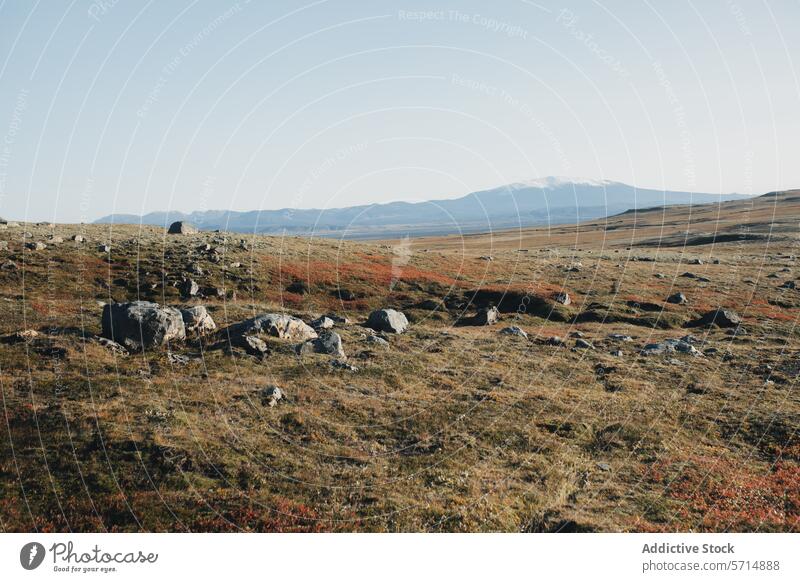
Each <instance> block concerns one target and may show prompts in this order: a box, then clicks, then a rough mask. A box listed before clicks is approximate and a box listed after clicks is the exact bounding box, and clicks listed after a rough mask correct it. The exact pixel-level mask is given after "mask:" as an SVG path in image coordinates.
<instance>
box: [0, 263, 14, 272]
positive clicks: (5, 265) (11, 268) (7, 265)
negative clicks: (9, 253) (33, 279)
mask: <svg viewBox="0 0 800 582" xmlns="http://www.w3.org/2000/svg"><path fill="white" fill-rule="evenodd" d="M18 268H19V267H17V264H16V263H15V262H14V261H5V262H4V263H3V264H2V265H0V270H2V271H16V270H17V269H18Z"/></svg>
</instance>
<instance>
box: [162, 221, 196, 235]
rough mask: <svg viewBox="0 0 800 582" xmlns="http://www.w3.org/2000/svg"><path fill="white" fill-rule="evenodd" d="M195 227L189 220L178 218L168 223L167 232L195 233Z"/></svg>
mask: <svg viewBox="0 0 800 582" xmlns="http://www.w3.org/2000/svg"><path fill="white" fill-rule="evenodd" d="M197 232H198V230H197V227H196V226H194V225H193V224H191V223H189V222H185V221H183V220H179V221H177V222H173V223H172V224H170V225H169V229H168V230H167V234H197Z"/></svg>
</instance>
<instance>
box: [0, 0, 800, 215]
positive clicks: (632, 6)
mask: <svg viewBox="0 0 800 582" xmlns="http://www.w3.org/2000/svg"><path fill="white" fill-rule="evenodd" d="M798 22H800V2H797V0H791V1H787V0H777V1H770V2H767V1H755V0H753V1H750V0H730V1H728V0H709V1H703V2H700V1H695V2H685V1H681V0H676V1H674V2H656V1H655V0H643V1H640V2H630V1H629V0H628V1H622V0H615V1H604V2H593V1H574V2H570V1H559V2H546V1H544V0H542V1H541V2H539V1H537V2H531V1H527V0H498V1H497V2H492V3H487V2H485V1H483V2H473V1H470V0H459V1H457V2H456V1H437V0H416V1H415V2H405V1H403V0H400V1H397V0H395V1H383V0H375V1H369V2H367V1H365V0H362V1H360V2H357V1H355V0H327V1H326V0H317V1H313V2H309V3H305V2H304V0H294V1H281V0H277V1H276V0H271V1H269V2H266V1H264V2H256V1H252V2H248V1H246V0H240V1H238V2H225V1H224V0H222V1H220V0H217V1H205V0H196V1H195V0H190V1H187V0H174V1H170V2H155V1H150V2H147V1H144V0H141V1H132V0H91V1H90V0H73V1H67V0H47V1H36V0H24V1H23V0H5V1H3V0H0V216H2V217H4V218H6V219H16V220H49V221H54V222H81V221H82V222H89V221H92V220H95V219H97V218H99V217H101V216H104V215H108V214H111V213H131V214H143V213H146V212H151V211H159V210H182V211H187V212H188V211H193V210H209V209H231V210H254V209H276V208H330V207H341V206H351V205H357V204H369V203H374V202H388V201H395V200H405V201H421V200H430V199H437V198H454V197H458V196H461V195H464V194H466V193H468V192H471V191H476V190H481V189H487V188H492V187H495V186H499V185H502V184H506V183H511V182H517V181H523V180H530V179H533V178H536V177H542V176H549V175H560V176H575V177H583V178H592V179H607V180H616V181H621V182H626V183H629V184H634V185H636V186H639V187H648V188H657V189H668V190H684V191H691V192H712V193H718V192H725V193H727V192H740V193H746V194H759V193H764V192H768V191H773V190H778V189H785V188H791V187H800V163H798V160H799V159H800V155H798V154H800V145H798V144H799V143H800V140H798V137H797V136H798V135H800V115H798V114H797V112H798V111H800V75H799V74H798V72H799V71H798V61H800V36H798V35H797V34H796V27H797V24H798Z"/></svg>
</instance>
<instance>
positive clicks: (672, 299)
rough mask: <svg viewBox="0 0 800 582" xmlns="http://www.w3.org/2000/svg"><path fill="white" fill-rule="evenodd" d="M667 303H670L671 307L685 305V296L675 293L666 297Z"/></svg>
mask: <svg viewBox="0 0 800 582" xmlns="http://www.w3.org/2000/svg"><path fill="white" fill-rule="evenodd" d="M667 303H672V304H673V305H684V304H685V303H686V295H684V294H683V293H681V292H680V291H679V292H677V293H673V294H672V295H670V296H669V297H667Z"/></svg>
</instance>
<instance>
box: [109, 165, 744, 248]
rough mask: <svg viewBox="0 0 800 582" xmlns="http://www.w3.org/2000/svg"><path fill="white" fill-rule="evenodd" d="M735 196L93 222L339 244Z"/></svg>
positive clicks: (601, 188)
mask: <svg viewBox="0 0 800 582" xmlns="http://www.w3.org/2000/svg"><path fill="white" fill-rule="evenodd" d="M740 197H741V196H740V195H737V194H729V195H719V194H704V193H691V192H676V191H664V190H652V189H644V188H636V187H634V186H630V185H628V184H623V183H621V182H612V181H609V180H592V179H575V178H565V177H558V176H549V177H545V178H538V179H535V180H530V181H524V182H515V183H512V184H507V185H504V186H500V187H497V188H492V189H490V190H482V191H479V192H472V193H471V194H467V195H466V196H462V197H461V198H455V199H445V200H431V201H428V202H389V203H385V204H369V205H363V206H350V207H347V208H326V209H280V210H252V211H247V212H238V211H227V210H209V211H203V212H191V213H188V214H186V213H182V212H176V211H170V212H153V213H150V214H146V215H144V216H141V217H139V216H135V215H124V214H122V215H120V214H116V215H110V216H105V217H103V218H100V219H99V220H97V221H96V222H99V223H118V224H119V223H133V224H140V223H141V224H150V225H158V226H167V225H169V224H170V223H171V222H173V221H175V220H188V221H190V222H193V223H195V224H196V225H197V226H198V227H199V228H201V229H204V230H216V229H221V230H229V231H234V232H243V233H248V232H249V233H284V232H285V233H287V234H298V235H310V234H313V235H315V236H336V237H345V238H388V237H395V236H402V235H404V234H409V235H433V234H447V233H458V232H482V231H490V230H498V229H505V228H514V227H524V226H538V225H546V224H567V223H575V222H579V221H582V220H591V219H596V218H602V217H604V216H609V215H612V214H618V213H620V212H624V211H626V210H632V209H637V208H638V209H641V208H651V207H653V206H664V205H670V204H705V203H709V202H719V201H722V200H730V199H735V198H740Z"/></svg>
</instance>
